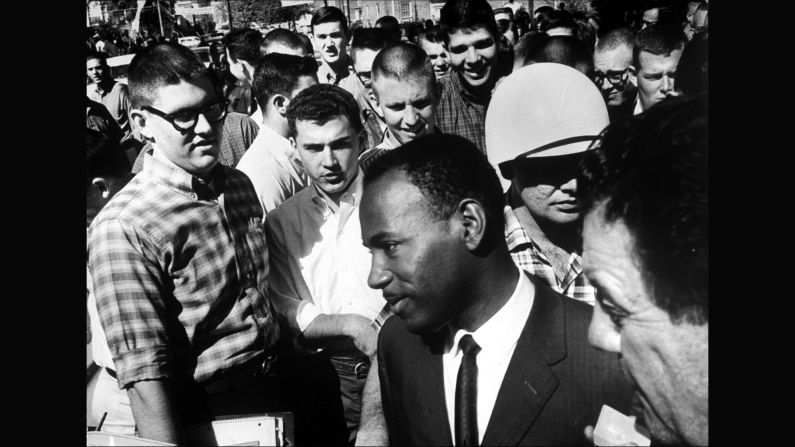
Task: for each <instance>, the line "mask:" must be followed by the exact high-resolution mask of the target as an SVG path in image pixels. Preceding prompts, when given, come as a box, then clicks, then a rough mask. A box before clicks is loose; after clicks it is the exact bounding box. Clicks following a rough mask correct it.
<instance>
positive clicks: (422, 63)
mask: <svg viewBox="0 0 795 447" xmlns="http://www.w3.org/2000/svg"><path fill="white" fill-rule="evenodd" d="M381 78H392V79H396V80H398V81H401V82H402V81H407V80H414V79H425V80H427V81H428V82H430V83H431V84H430V85H435V84H436V74H435V73H434V72H433V65H432V64H431V61H430V59H428V54H427V53H425V51H424V50H423V49H422V48H420V47H418V46H417V45H414V44H411V43H407V42H400V43H397V44H394V45H390V46H388V47H386V48H384V49H383V50H381V52H379V53H378V54H377V55H376V56H375V59H373V90H374V91H375V94H376V96H378V88H377V87H376V82H378V80H379V79H381Z"/></svg>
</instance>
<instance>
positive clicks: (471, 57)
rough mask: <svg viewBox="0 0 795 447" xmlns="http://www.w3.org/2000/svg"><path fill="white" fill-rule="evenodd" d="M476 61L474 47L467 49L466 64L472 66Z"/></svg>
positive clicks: (476, 53)
mask: <svg viewBox="0 0 795 447" xmlns="http://www.w3.org/2000/svg"><path fill="white" fill-rule="evenodd" d="M477 61H478V52H477V50H475V48H474V47H469V49H467V54H466V62H467V63H469V64H474V63H475V62H477Z"/></svg>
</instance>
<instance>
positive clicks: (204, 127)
mask: <svg viewBox="0 0 795 447" xmlns="http://www.w3.org/2000/svg"><path fill="white" fill-rule="evenodd" d="M193 133H195V134H199V135H209V134H212V133H213V125H212V123H210V120H208V119H207V117H206V116H204V113H200V114H199V115H198V116H197V117H196V127H194V128H193Z"/></svg>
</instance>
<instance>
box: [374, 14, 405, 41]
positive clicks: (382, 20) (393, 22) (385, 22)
mask: <svg viewBox="0 0 795 447" xmlns="http://www.w3.org/2000/svg"><path fill="white" fill-rule="evenodd" d="M375 26H376V28H383V29H385V30H387V31H388V32H389V36H390V37H391V38H392V40H393V41H394V42H400V35H401V33H400V23H399V22H398V19H396V18H395V17H393V16H381V17H379V18H378V20H376V21H375Z"/></svg>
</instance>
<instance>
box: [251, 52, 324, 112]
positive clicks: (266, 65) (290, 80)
mask: <svg viewBox="0 0 795 447" xmlns="http://www.w3.org/2000/svg"><path fill="white" fill-rule="evenodd" d="M317 68H318V67H317V61H316V60H315V58H314V56H304V57H301V56H295V55H292V54H282V53H269V54H266V55H265V56H263V57H262V59H261V60H260V62H259V64H257V68H256V70H254V85H253V87H254V91H255V92H256V96H257V104H260V105H261V106H263V107H265V104H267V103H268V100H269V99H270V97H271V96H273V95H276V94H279V95H284V96H285V97H289V96H290V93H292V91H293V90H295V88H296V87H297V86H298V81H299V80H300V79H301V77H302V76H311V77H313V78H315V81H317Z"/></svg>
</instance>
